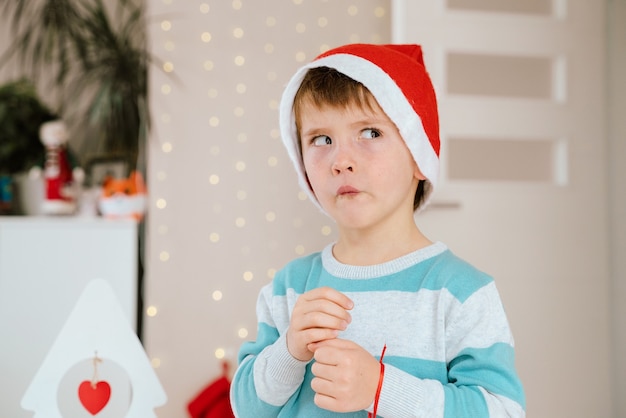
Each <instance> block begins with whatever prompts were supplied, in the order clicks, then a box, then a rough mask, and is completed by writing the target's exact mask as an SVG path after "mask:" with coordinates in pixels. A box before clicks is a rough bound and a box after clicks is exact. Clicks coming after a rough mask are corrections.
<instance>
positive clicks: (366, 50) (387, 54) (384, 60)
mask: <svg viewBox="0 0 626 418" xmlns="http://www.w3.org/2000/svg"><path fill="white" fill-rule="evenodd" d="M333 54H350V55H356V56H358V57H361V58H363V59H366V60H368V61H370V62H371V63H373V64H375V65H376V66H378V67H379V68H381V69H382V70H383V71H384V72H386V73H387V74H388V75H389V76H390V77H391V78H392V79H393V80H394V81H395V82H396V84H397V85H398V87H399V88H400V90H402V92H403V93H404V96H405V97H406V99H407V100H408V102H409V103H410V104H411V106H412V107H413V110H415V113H417V114H418V115H419V116H420V118H421V120H422V124H423V125H424V131H425V132H426V135H427V136H428V139H429V140H430V143H431V146H432V147H433V149H434V151H435V154H437V156H439V149H440V140H439V114H438V112H437V98H436V96H435V90H434V88H433V85H432V83H431V81H430V76H429V75H428V72H427V71H426V68H425V67H424V60H423V56H422V48H421V47H420V46H419V45H409V44H406V45H393V44H387V45H369V44H351V45H344V46H340V47H338V48H334V49H331V50H330V51H326V52H325V53H323V54H321V55H319V56H318V57H317V58H316V59H320V58H323V57H326V56H329V55H333Z"/></svg>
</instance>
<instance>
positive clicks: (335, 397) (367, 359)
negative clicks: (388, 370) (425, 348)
mask: <svg viewBox="0 0 626 418" xmlns="http://www.w3.org/2000/svg"><path fill="white" fill-rule="evenodd" d="M353 307H354V303H353V302H352V300H350V298H348V297H347V296H346V295H344V294H343V293H341V292H339V291H337V290H335V289H332V288H330V287H320V288H317V289H313V290H310V291H308V292H306V293H303V294H302V295H301V296H300V297H299V298H298V300H297V301H296V304H295V306H294V308H293V312H292V316H291V323H290V326H289V329H288V330H287V348H288V350H289V353H290V354H291V355H292V356H293V357H294V358H296V359H298V360H300V361H309V360H311V359H312V358H314V359H315V363H313V365H312V367H311V371H312V373H313V374H314V375H315V378H314V379H313V380H312V382H311V388H312V389H313V391H315V393H316V395H315V404H316V405H317V406H319V407H320V408H323V409H327V410H330V411H335V412H350V411H359V410H363V409H366V408H367V407H369V406H370V405H371V404H372V402H373V400H374V396H375V394H376V388H377V386H378V380H379V376H380V367H381V366H380V363H379V362H378V360H377V359H376V358H374V357H373V356H372V355H371V354H370V353H369V352H367V351H366V350H365V349H364V348H363V347H361V346H360V345H358V344H356V343H354V342H353V341H350V340H345V339H341V338H337V337H338V335H339V333H340V332H341V331H344V330H345V329H346V328H347V327H348V326H349V325H350V322H351V321H352V317H351V315H350V313H349V311H350V310H351V309H352V308H353Z"/></svg>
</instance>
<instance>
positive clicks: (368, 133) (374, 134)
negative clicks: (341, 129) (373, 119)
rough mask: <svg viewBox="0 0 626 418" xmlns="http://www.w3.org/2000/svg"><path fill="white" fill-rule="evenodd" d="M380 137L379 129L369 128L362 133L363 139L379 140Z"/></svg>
mask: <svg viewBox="0 0 626 418" xmlns="http://www.w3.org/2000/svg"><path fill="white" fill-rule="evenodd" d="M379 136H380V131H379V130H378V129H373V128H367V129H363V130H362V131H361V138H367V139H373V138H378V137H379Z"/></svg>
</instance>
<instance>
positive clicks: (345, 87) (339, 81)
mask: <svg viewBox="0 0 626 418" xmlns="http://www.w3.org/2000/svg"><path fill="white" fill-rule="evenodd" d="M375 100H376V98H375V97H374V95H373V94H372V93H371V92H370V91H369V90H368V89H367V87H365V86H364V85H363V84H362V83H359V82H358V81H355V80H353V79H352V78H350V77H348V76H347V75H345V74H343V73H340V72H339V71H337V70H335V69H334V68H329V67H315V68H311V69H309V70H308V71H307V73H306V74H305V76H304V78H303V79H302V83H300V87H299V88H298V91H297V92H296V96H295V97H294V101H293V112H294V116H295V119H296V131H297V134H298V148H299V149H300V140H301V138H300V129H301V120H302V106H303V104H304V103H305V102H306V103H312V104H313V105H315V106H316V107H318V108H321V107H323V106H332V107H343V108H345V107H347V106H350V105H356V106H358V107H359V108H360V109H368V110H373V106H372V103H373V102H372V101H375ZM300 152H302V150H301V149H300ZM426 182H427V180H420V181H419V183H418V185H417V191H416V192H415V198H414V199H413V210H416V209H417V208H418V207H419V206H420V205H421V203H422V201H423V200H424V196H425V188H426V187H427V184H426Z"/></svg>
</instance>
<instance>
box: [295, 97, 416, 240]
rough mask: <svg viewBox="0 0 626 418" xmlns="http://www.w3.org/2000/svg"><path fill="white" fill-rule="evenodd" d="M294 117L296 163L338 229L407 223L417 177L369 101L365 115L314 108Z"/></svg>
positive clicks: (394, 132)
mask: <svg viewBox="0 0 626 418" xmlns="http://www.w3.org/2000/svg"><path fill="white" fill-rule="evenodd" d="M301 109H302V111H301V112H300V115H301V117H300V123H299V125H300V138H301V149H302V159H303V162H304V167H305V170H306V174H307V177H308V180H309V183H310V184H311V188H312V189H313V192H314V193H315V196H316V197H317V199H318V200H319V202H320V204H321V205H322V207H323V208H324V210H325V211H326V212H327V213H328V214H329V215H330V216H331V217H332V218H333V219H334V220H335V221H336V222H337V224H338V225H339V226H340V227H347V228H357V229H362V228H367V227H371V226H375V225H377V224H380V223H381V222H385V221H387V220H394V219H395V220H398V221H400V222H405V221H406V216H409V217H410V219H411V220H412V219H413V218H412V217H413V199H414V196H415V190H416V188H417V183H418V180H421V179H424V178H425V177H424V176H423V175H422V173H421V172H420V171H419V168H418V167H417V164H416V163H415V161H414V160H413V157H412V156H411V153H410V152H409V150H408V148H407V147H406V144H405V142H404V140H403V139H402V137H401V136H400V133H399V132H398V129H397V127H396V126H395V124H394V123H393V122H392V121H391V120H390V119H389V117H387V115H386V114H385V113H384V112H383V110H382V109H381V108H380V106H379V105H378V103H376V101H375V100H373V99H372V100H371V109H369V108H367V107H364V108H362V107H360V106H358V105H357V104H351V105H348V106H347V107H345V108H344V107H334V106H323V107H322V108H318V107H316V106H315V105H313V104H312V103H311V102H310V101H308V100H306V99H305V101H304V103H303V104H302V108H301Z"/></svg>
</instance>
